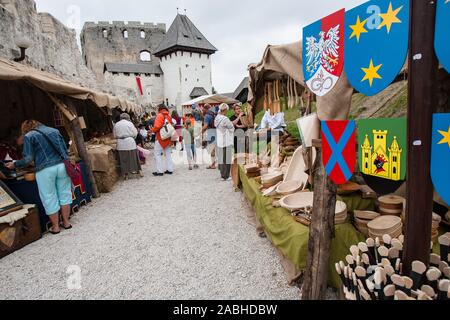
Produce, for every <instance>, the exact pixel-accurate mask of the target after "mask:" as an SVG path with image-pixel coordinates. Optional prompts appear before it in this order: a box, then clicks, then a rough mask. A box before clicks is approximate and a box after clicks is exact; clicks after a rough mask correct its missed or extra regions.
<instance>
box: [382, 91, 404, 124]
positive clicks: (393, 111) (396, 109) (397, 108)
mask: <svg viewBox="0 0 450 320" xmlns="http://www.w3.org/2000/svg"><path fill="white" fill-rule="evenodd" d="M407 104H408V87H405V88H404V89H402V91H400V94H399V95H398V96H397V97H395V98H394V99H393V100H392V101H390V102H389V103H388V104H387V105H386V107H385V108H383V109H381V110H380V111H379V112H378V113H377V114H375V116H376V117H377V118H391V117H395V116H396V115H398V114H404V113H406V110H407Z"/></svg>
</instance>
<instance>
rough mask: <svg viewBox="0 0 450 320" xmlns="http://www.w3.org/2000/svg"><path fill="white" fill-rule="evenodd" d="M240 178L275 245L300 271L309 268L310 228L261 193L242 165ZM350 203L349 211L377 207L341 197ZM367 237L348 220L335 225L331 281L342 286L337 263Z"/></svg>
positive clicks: (354, 197)
mask: <svg viewBox="0 0 450 320" xmlns="http://www.w3.org/2000/svg"><path fill="white" fill-rule="evenodd" d="M239 179H240V181H241V187H242V191H243V192H244V193H245V195H246V196H247V198H248V200H249V201H250V203H251V204H252V206H253V208H254V209H255V211H256V216H257V218H258V219H259V221H260V222H261V224H262V225H263V227H264V228H265V230H266V233H267V235H268V237H269V238H270V240H271V241H272V243H273V245H275V246H276V247H277V248H278V249H279V250H280V251H281V252H282V253H283V255H284V256H285V257H286V258H287V259H289V260H290V261H291V262H293V263H294V264H295V266H296V267H297V268H299V269H300V270H305V269H306V260H307V256H308V241H309V228H308V227H306V226H304V225H302V224H301V223H299V222H297V221H296V220H295V219H294V218H293V217H292V216H291V215H290V214H289V212H288V210H286V209H284V208H274V207H273V206H272V202H273V199H272V198H269V197H264V196H262V194H261V192H260V190H259V187H260V185H259V184H258V183H257V182H256V180H255V179H249V178H248V177H247V176H246V174H245V171H244V168H243V167H242V166H240V167H239ZM340 198H341V199H342V200H343V201H344V202H345V203H346V204H347V206H348V208H349V211H353V210H356V209H359V210H374V209H375V204H374V201H373V200H370V199H362V198H361V197H360V196H358V195H357V196H354V195H353V196H345V197H344V196H343V197H340ZM364 240H365V238H364V236H363V235H362V234H360V233H359V232H358V231H357V230H356V229H355V228H354V227H353V225H352V224H350V223H346V224H342V225H337V226H336V238H335V239H333V241H332V245H331V258H330V263H329V276H328V281H329V284H330V285H331V286H333V287H335V288H339V287H340V285H341V282H340V279H339V276H338V275H337V273H336V271H335V268H334V264H335V263H336V262H338V261H340V260H342V261H345V260H344V259H345V257H346V256H347V255H348V254H349V252H350V251H349V248H350V246H352V245H354V244H357V243H359V242H360V241H364Z"/></svg>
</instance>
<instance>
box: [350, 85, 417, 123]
mask: <svg viewBox="0 0 450 320" xmlns="http://www.w3.org/2000/svg"><path fill="white" fill-rule="evenodd" d="M407 100H408V88H407V83H406V81H403V82H398V83H395V84H393V85H391V86H389V88H387V89H386V90H384V91H382V92H381V93H379V94H377V95H375V96H373V97H367V96H365V95H363V94H360V93H357V94H355V95H353V99H352V108H351V110H350V118H351V119H365V118H399V117H404V116H405V115H406V109H407Z"/></svg>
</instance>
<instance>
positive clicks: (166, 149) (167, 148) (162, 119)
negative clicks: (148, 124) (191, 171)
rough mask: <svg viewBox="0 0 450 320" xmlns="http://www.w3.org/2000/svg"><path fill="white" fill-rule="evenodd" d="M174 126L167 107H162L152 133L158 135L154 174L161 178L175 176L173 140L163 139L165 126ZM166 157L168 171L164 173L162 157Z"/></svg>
mask: <svg viewBox="0 0 450 320" xmlns="http://www.w3.org/2000/svg"><path fill="white" fill-rule="evenodd" d="M168 123H170V124H172V117H171V116H170V114H169V109H168V108H167V107H166V106H165V105H161V106H160V107H159V109H158V115H157V116H156V119H155V125H154V126H153V129H152V132H153V133H155V134H156V142H155V150H154V153H155V166H156V171H155V172H154V173H153V175H154V176H156V177H159V176H163V175H164V173H165V174H173V161H172V147H171V146H172V141H171V139H170V138H169V139H166V140H163V139H162V138H161V133H160V131H161V129H162V128H163V127H164V125H165V124H168ZM163 155H165V156H166V164H167V170H166V171H165V172H164V169H163V165H162V156H163Z"/></svg>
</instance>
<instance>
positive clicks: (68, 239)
mask: <svg viewBox="0 0 450 320" xmlns="http://www.w3.org/2000/svg"><path fill="white" fill-rule="evenodd" d="M151 169H152V168H151V166H146V167H145V177H144V178H142V179H133V180H130V181H126V182H120V183H119V184H118V186H117V187H116V189H115V191H114V192H113V193H110V194H106V195H103V196H102V197H101V198H100V199H98V200H95V201H94V203H92V204H90V205H89V206H88V207H87V208H83V209H82V210H81V212H79V213H78V214H77V215H76V216H75V217H74V218H73V224H74V229H72V230H69V231H64V232H62V233H61V234H60V235H58V236H45V237H44V238H43V239H42V240H40V241H38V242H36V243H34V244H32V245H29V246H28V247H26V248H24V249H22V250H20V251H19V252H16V253H15V254H12V255H10V256H8V257H5V258H4V259H2V260H0V284H1V285H0V300H3V299H161V300H163V299H220V300H221V299H298V298H299V290H298V289H297V288H292V287H289V286H288V285H287V279H286V277H285V274H284V271H283V270H282V268H281V264H280V262H279V259H278V257H277V255H276V253H275V251H274V249H273V248H272V246H271V245H270V243H269V241H268V240H267V239H261V238H259V237H258V236H257V234H256V230H255V227H254V225H253V222H252V219H251V218H250V217H251V216H252V212H251V209H250V208H249V207H248V205H247V202H246V201H245V199H244V197H243V195H242V194H241V193H239V192H234V190H233V188H232V187H231V183H230V182H223V181H221V180H220V178H219V176H218V172H216V171H210V170H205V169H204V166H201V169H200V170H198V171H188V170H187V169H186V168H185V167H184V166H182V165H178V166H177V172H176V174H175V175H173V176H165V177H163V178H155V177H153V176H151ZM78 271H80V272H81V277H80V278H78V277H77V272H78ZM77 279H81V281H77ZM73 280H74V281H73ZM68 282H69V284H71V286H72V288H71V289H69V288H68ZM78 284H80V285H81V289H80V288H77V286H78Z"/></svg>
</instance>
